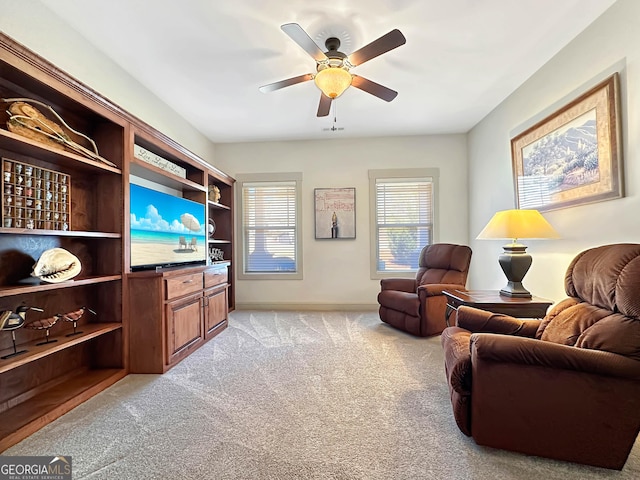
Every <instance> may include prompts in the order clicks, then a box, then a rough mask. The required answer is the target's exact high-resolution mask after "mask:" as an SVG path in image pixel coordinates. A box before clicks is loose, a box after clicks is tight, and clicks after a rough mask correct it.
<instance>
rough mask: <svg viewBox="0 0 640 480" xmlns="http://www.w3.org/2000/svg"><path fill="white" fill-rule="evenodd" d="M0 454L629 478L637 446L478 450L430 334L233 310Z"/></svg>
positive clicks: (392, 473)
mask: <svg viewBox="0 0 640 480" xmlns="http://www.w3.org/2000/svg"><path fill="white" fill-rule="evenodd" d="M0 420H1V419H0ZM4 455H71V456H72V458H73V467H74V479H81V478H86V479H156V478H157V479H216V480H218V479H220V480H222V479H363V480H364V479H367V480H368V479H438V480H439V479H443V480H445V479H447V480H448V479H474V480H479V479H527V480H530V479H543V480H554V479H557V480H574V479H575V480H578V479H579V480H589V479H602V478H611V479H621V480H622V479H624V480H627V479H629V480H630V479H638V478H640V446H639V445H638V444H636V446H635V447H634V449H633V451H632V453H631V456H630V458H629V460H628V461H627V464H626V466H625V468H624V470H623V471H622V472H617V471H609V470H604V469H598V468H592V467H586V466H581V465H575V464H570V463H564V462H558V461H553V460H548V459H541V458H536V457H528V456H526V455H521V454H516V453H510V452H505V451H500V450H494V449H489V448H484V447H479V446H477V445H476V444H475V443H474V442H473V440H472V439H470V438H467V437H465V436H464V435H462V434H461V433H460V432H459V431H458V429H457V427H456V426H455V422H454V419H453V416H452V413H451V405H450V403H449V394H448V391H447V387H446V383H445V377H444V367H443V353H442V348H441V346H440V338H439V337H435V338H429V339H421V338H415V337H411V336H409V335H406V334H404V333H402V332H399V331H396V330H394V329H392V328H390V327H388V326H387V325H385V324H383V323H381V322H380V320H379V318H378V315H377V314H376V313H370V312H368V313H353V312H348V313H336V312H330V313H319V312H307V313H300V312H253V311H237V312H234V313H233V314H232V315H231V322H230V327H229V328H228V329H227V330H225V331H224V332H223V333H222V334H221V335H219V336H218V337H217V338H216V339H214V340H213V341H211V342H209V343H208V344H206V345H205V346H203V347H202V348H200V349H199V350H197V351H196V352H195V353H194V354H192V355H191V356H190V357H189V358H187V359H186V360H184V361H183V362H181V363H180V364H178V365H177V366H176V367H174V368H173V369H172V370H170V371H169V372H168V373H166V374H165V375H129V376H128V377H126V378H125V379H123V380H122V381H120V382H119V383H117V384H116V385H114V386H113V387H111V388H109V389H108V390H106V391H104V392H102V393H101V394H99V395H98V396H96V397H94V398H93V399H91V400H89V401H88V402H86V403H84V404H82V405H81V406H79V407H78V408H76V409H75V410H73V411H71V412H70V413H68V414H67V415H65V416H63V417H61V418H60V419H58V420H57V421H55V422H53V423H52V424H50V425H48V426H47V427H45V428H44V429H42V430H40V431H38V432H36V433H35V434H34V435H32V436H31V437H29V438H28V439H26V440H24V441H23V442H21V443H19V444H18V445H16V446H14V447H12V448H11V449H9V450H7V451H6V452H5V453H4Z"/></svg>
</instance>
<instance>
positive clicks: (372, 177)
mask: <svg viewBox="0 0 640 480" xmlns="http://www.w3.org/2000/svg"><path fill="white" fill-rule="evenodd" d="M384 178H393V179H406V180H408V181H414V180H417V179H421V178H430V179H431V184H432V192H433V205H432V210H433V218H432V226H433V230H432V237H431V243H432V244H433V243H437V242H438V241H439V230H440V228H439V214H438V204H439V201H438V199H439V178H440V169H439V168H399V169H382V170H369V218H370V228H369V241H370V255H369V261H370V263H369V270H370V275H371V279H372V280H378V279H382V278H414V277H415V275H416V271H417V269H412V270H406V271H392V272H382V271H380V270H378V264H379V263H378V212H377V191H376V181H377V180H379V179H384Z"/></svg>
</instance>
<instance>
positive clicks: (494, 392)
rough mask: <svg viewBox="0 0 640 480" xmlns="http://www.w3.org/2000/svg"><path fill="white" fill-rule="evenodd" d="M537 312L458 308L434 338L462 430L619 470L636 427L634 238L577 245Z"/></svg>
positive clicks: (639, 319)
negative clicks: (555, 296)
mask: <svg viewBox="0 0 640 480" xmlns="http://www.w3.org/2000/svg"><path fill="white" fill-rule="evenodd" d="M565 289H566V292H567V295H568V296H569V298H567V299H565V300H563V301H561V302H560V303H558V304H556V305H554V306H552V307H551V308H550V309H549V311H548V313H547V316H546V317H545V318H544V319H542V320H522V319H515V318H513V317H509V316H506V315H498V314H493V313H490V312H485V311H482V310H477V309H474V308H470V307H460V308H458V312H457V319H456V326H455V327H449V328H446V329H445V330H444V331H443V333H442V337H441V342H442V345H443V348H444V352H445V371H446V375H447V380H448V383H449V391H450V394H451V403H452V406H453V413H454V417H455V420H456V422H457V424H458V427H459V428H460V430H461V431H462V432H463V433H465V434H466V435H470V436H472V437H473V439H474V440H475V441H476V443H478V444H479V445H486V446H490V447H496V448H502V449H505V450H512V451H517V452H522V453H526V454H530V455H537V456H542V457H548V458H554V459H559V460H566V461H571V462H577V463H584V464H588V465H594V466H598V467H605V468H613V469H622V467H623V465H624V464H625V462H626V460H627V457H628V455H629V452H630V451H631V448H632V447H633V444H634V442H635V440H636V437H637V435H638V432H639V430H640V245H638V244H615V245H605V246H602V247H597V248H593V249H589V250H586V251H584V252H582V253H580V254H579V255H578V256H577V257H576V258H575V259H574V260H573V261H572V262H571V264H570V265H569V268H568V269H567V273H566V276H565Z"/></svg>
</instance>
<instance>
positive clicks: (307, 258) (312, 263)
mask: <svg viewBox="0 0 640 480" xmlns="http://www.w3.org/2000/svg"><path fill="white" fill-rule="evenodd" d="M466 148H467V146H466V135H439V136H411V137H409V136H408V137H387V138H370V139H352V140H338V139H327V140H325V141H305V142H301V141H299V142H265V143H245V144H219V145H217V146H216V162H217V163H218V165H219V167H220V168H222V169H223V170H224V171H226V172H227V173H230V174H231V175H237V174H240V173H259V172H301V173H302V175H303V178H302V188H303V190H302V199H303V205H302V222H303V223H302V235H303V264H304V279H303V280H282V281H273V280H238V281H237V283H236V285H237V288H236V304H237V305H238V306H239V307H250V306H270V305H274V304H280V305H281V306H282V305H284V304H288V305H289V306H305V307H306V308H314V306H322V307H324V308H359V307H362V306H367V307H374V306H375V305H376V296H377V294H378V292H379V290H380V283H379V280H372V279H371V278H370V272H369V255H370V247H369V227H370V218H369V177H368V170H369V169H384V168H433V167H437V168H439V169H440V184H439V187H440V194H439V198H438V199H437V201H438V204H439V206H440V207H439V214H440V222H439V227H440V228H439V238H438V240H439V241H442V242H451V243H466V241H467V238H468V231H467V224H468V219H467V201H468V199H467V174H466V171H467V165H466ZM328 187H355V189H356V238H355V240H341V241H339V242H335V241H326V240H315V239H314V212H313V189H314V188H328Z"/></svg>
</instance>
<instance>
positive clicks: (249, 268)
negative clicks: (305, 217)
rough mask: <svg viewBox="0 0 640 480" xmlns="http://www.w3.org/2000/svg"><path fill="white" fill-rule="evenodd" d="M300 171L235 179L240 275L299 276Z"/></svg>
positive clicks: (247, 277) (245, 176) (268, 277)
mask: <svg viewBox="0 0 640 480" xmlns="http://www.w3.org/2000/svg"><path fill="white" fill-rule="evenodd" d="M301 179H302V176H301V175H300V174H255V175H251V176H248V175H244V176H240V178H238V187H239V188H238V192H239V202H238V204H239V205H240V209H239V218H240V222H238V223H239V228H240V231H239V237H240V238H241V242H240V243H241V247H240V250H241V252H240V257H241V262H242V263H241V269H240V272H239V275H238V276H239V278H244V279H273V278H288V279H291V278H302V268H301V252H302V247H301V238H300V235H299V231H298V229H299V224H300V213H299V211H300V184H301Z"/></svg>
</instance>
